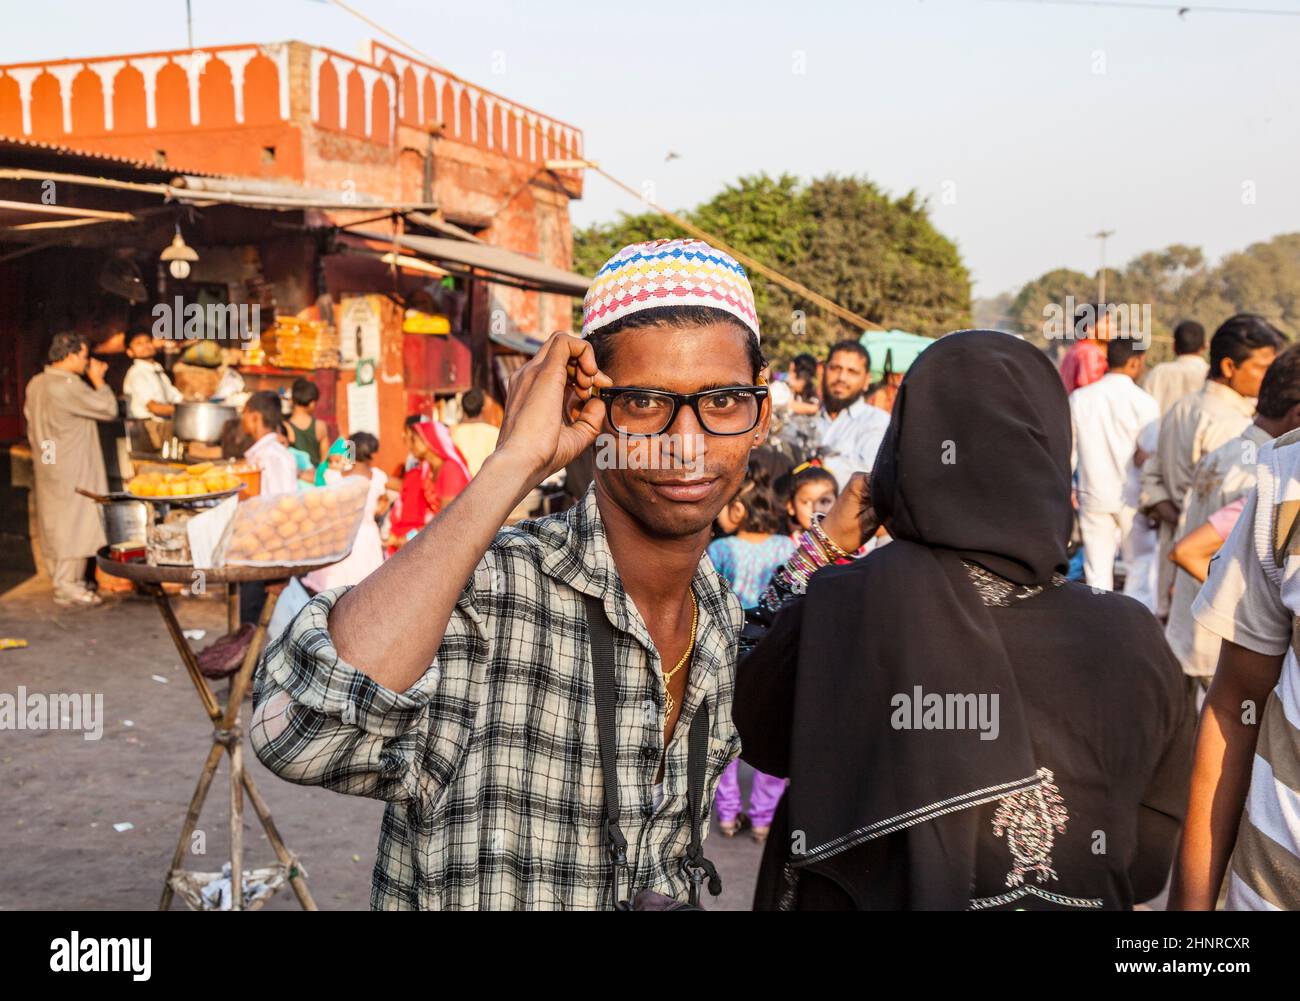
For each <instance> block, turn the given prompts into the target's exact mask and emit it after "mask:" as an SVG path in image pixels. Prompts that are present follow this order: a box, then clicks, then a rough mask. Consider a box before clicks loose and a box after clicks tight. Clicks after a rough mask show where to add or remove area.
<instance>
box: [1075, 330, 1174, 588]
mask: <svg viewBox="0 0 1300 1001" xmlns="http://www.w3.org/2000/svg"><path fill="white" fill-rule="evenodd" d="M1106 363H1107V371H1106V374H1105V375H1103V376H1102V377H1101V378H1100V379H1098V380H1097V381H1096V382H1094V383H1091V384H1090V385H1087V386H1084V387H1083V388H1081V389H1076V390H1075V391H1074V392H1073V393H1071V394H1070V419H1071V421H1072V423H1073V425H1074V453H1075V468H1076V470H1077V472H1078V476H1079V490H1078V493H1079V534H1080V535H1081V536H1082V539H1083V573H1084V578H1085V579H1086V580H1087V582H1088V584H1089V585H1090V586H1091V587H1096V588H1103V589H1105V590H1107V591H1110V590H1113V588H1114V569H1115V554H1116V552H1120V553H1121V554H1122V556H1123V559H1124V564H1125V567H1126V568H1132V567H1133V566H1134V565H1135V564H1136V563H1137V562H1138V561H1137V558H1136V556H1137V554H1136V553H1135V552H1134V545H1133V543H1134V541H1135V538H1134V535H1133V521H1134V518H1135V517H1136V516H1137V500H1138V498H1137V495H1136V494H1135V492H1134V490H1133V486H1134V483H1135V482H1136V476H1137V470H1136V465H1135V456H1136V455H1137V449H1138V439H1139V437H1140V436H1141V434H1142V432H1143V430H1144V429H1146V428H1148V427H1149V426H1150V425H1151V424H1154V423H1155V422H1156V421H1157V420H1159V418H1160V411H1159V406H1158V405H1157V403H1156V401H1155V399H1154V398H1153V397H1152V396H1151V395H1150V394H1149V393H1147V392H1146V391H1144V390H1142V389H1140V388H1139V387H1138V385H1137V382H1136V379H1137V378H1138V377H1139V376H1140V375H1141V374H1142V366H1143V355H1142V352H1140V351H1136V350H1135V349H1134V342H1133V341H1131V340H1113V341H1111V342H1109V343H1108V344H1107V345H1106ZM1132 583H1133V585H1134V587H1140V586H1141V582H1140V580H1136V579H1135V580H1133V582H1132Z"/></svg>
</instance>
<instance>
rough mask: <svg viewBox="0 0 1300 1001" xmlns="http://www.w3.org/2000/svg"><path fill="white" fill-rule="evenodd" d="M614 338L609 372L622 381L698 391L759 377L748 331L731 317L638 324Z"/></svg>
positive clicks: (623, 383)
mask: <svg viewBox="0 0 1300 1001" xmlns="http://www.w3.org/2000/svg"><path fill="white" fill-rule="evenodd" d="M614 338H615V339H614V341H613V343H612V345H611V347H612V348H613V350H612V352H611V356H610V358H609V359H607V362H606V364H607V365H608V369H607V371H606V374H607V375H609V376H610V378H612V379H613V380H614V382H615V383H617V384H619V385H624V386H642V387H645V388H647V389H649V388H655V389H671V390H673V391H675V392H693V391H695V390H696V389H701V388H706V387H712V386H734V385H747V384H749V383H750V382H752V381H753V378H754V370H753V367H752V365H751V362H750V356H749V348H748V344H747V340H748V337H747V335H746V333H745V332H744V331H743V330H741V329H740V328H739V327H737V326H736V325H734V324H731V323H715V324H709V325H707V326H694V325H687V326H670V325H667V324H661V325H656V326H653V327H634V328H632V329H631V330H623V331H620V332H619V333H617V334H615V335H614Z"/></svg>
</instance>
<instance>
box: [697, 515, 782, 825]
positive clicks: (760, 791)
mask: <svg viewBox="0 0 1300 1001" xmlns="http://www.w3.org/2000/svg"><path fill="white" fill-rule="evenodd" d="M795 548H796V546H795V542H794V540H793V539H791V538H790V536H788V535H769V536H768V537H767V538H766V539H764V540H763V541H762V542H747V541H746V540H744V539H741V538H737V537H736V536H734V535H728V536H726V537H724V538H721V539H714V540H713V541H712V542H711V543H709V559H710V560H712V561H713V567H714V569H715V570H717V571H718V573H720V574H722V576H724V577H726V578H727V583H729V584H730V585H731V590H732V591H733V592H735V595H736V597H737V598H739V599H740V604H741V605H742V606H743V607H744V608H754V607H755V606H757V605H758V601H759V599H760V598H761V597H762V596H763V592H764V591H766V590H767V585H768V583H769V582H770V581H771V580H772V574H774V573H776V572H777V570H779V569H780V568H781V567H782V566H783V565H784V564H785V561H786V560H788V559H789V558H790V557H791V556H793V555H794V551H795ZM742 754H743V751H742ZM784 792H785V779H782V778H777V777H776V776H775V775H767V774H765V773H763V772H760V771H758V770H757V769H755V770H754V784H753V786H752V787H751V788H750V790H749V803H750V806H749V819H750V821H751V822H752V823H753V825H754V826H755V827H771V826H772V816H773V815H774V814H775V813H776V805H777V804H778V803H779V802H781V795H782V794H783V793H784ZM714 804H715V806H716V809H717V813H718V820H720V821H723V822H726V823H729V822H731V821H733V820H735V819H736V817H737V816H738V815H739V814H740V812H741V810H742V808H743V804H742V802H741V796H740V762H739V761H733V762H732V763H731V764H729V765H728V766H727V768H726V770H725V771H724V772H723V773H722V778H720V779H719V780H718V790H717V792H716V793H715V794H714Z"/></svg>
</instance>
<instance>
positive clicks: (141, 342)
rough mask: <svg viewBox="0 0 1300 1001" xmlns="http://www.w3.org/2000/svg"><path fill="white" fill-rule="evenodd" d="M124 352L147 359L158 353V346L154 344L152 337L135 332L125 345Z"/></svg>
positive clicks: (133, 356)
mask: <svg viewBox="0 0 1300 1001" xmlns="http://www.w3.org/2000/svg"><path fill="white" fill-rule="evenodd" d="M126 353H127V354H128V355H130V356H131V357H132V358H144V359H149V358H152V357H154V355H156V354H157V353H158V346H157V345H156V344H154V342H153V338H152V337H147V336H145V335H143V334H136V335H135V336H134V337H132V338H131V343H130V344H128V345H127V347H126Z"/></svg>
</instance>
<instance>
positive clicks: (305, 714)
mask: <svg viewBox="0 0 1300 1001" xmlns="http://www.w3.org/2000/svg"><path fill="white" fill-rule="evenodd" d="M347 591H348V588H335V589H333V590H330V591H323V592H321V593H320V594H318V595H316V597H314V598H313V599H312V600H311V601H309V602H308V603H307V605H306V606H305V607H304V608H303V609H302V611H301V612H299V613H298V615H297V616H296V617H295V618H294V620H293V622H292V623H291V624H290V626H289V628H288V629H287V630H286V631H285V632H284V633H283V634H282V635H281V636H280V637H279V638H278V639H277V640H276V641H275V642H274V643H273V644H272V645H271V646H270V647H269V648H268V649H267V651H266V653H265V654H264V655H263V657H262V660H261V662H260V663H259V665H258V671H257V679H256V683H255V686H254V692H253V703H254V710H253V719H252V725H251V727H250V737H251V740H252V745H253V750H254V751H255V752H256V754H257V757H258V759H259V760H260V761H261V762H262V763H263V764H264V765H266V767H267V768H269V769H270V770H271V771H273V772H275V773H276V774H277V775H278V776H280V777H281V778H283V779H286V780H287V781H290V782H296V783H298V784H300V785H319V786H324V787H326V788H329V789H333V790H334V791H336V792H342V793H348V794H350V795H356V796H369V797H372V798H375V799H382V800H385V801H388V802H399V801H404V800H409V799H413V798H416V797H417V796H418V795H419V794H420V793H421V791H422V790H421V788H420V785H421V780H420V778H419V775H420V770H419V769H418V767H417V762H418V761H419V760H420V757H421V755H422V754H423V749H424V747H425V744H426V742H427V740H428V733H429V725H430V724H429V712H428V708H429V702H430V700H431V699H432V698H433V696H434V695H435V694H436V692H437V690H438V685H439V680H440V678H441V674H442V668H441V666H440V663H439V659H440V658H441V656H442V653H443V651H439V656H438V657H435V658H434V661H433V663H432V664H431V665H430V666H429V668H428V670H426V671H425V672H424V674H423V675H421V676H420V678H419V679H418V680H417V681H416V682H415V683H414V684H413V685H411V687H410V688H408V689H407V690H406V691H404V692H395V691H392V690H391V689H389V688H385V687H384V686H383V685H381V684H379V683H378V682H377V681H375V680H374V679H373V678H371V677H370V676H369V675H368V674H366V673H365V672H363V671H361V670H358V669H357V668H355V667H353V666H352V665H351V664H349V663H348V662H347V661H345V660H344V659H343V658H342V657H340V656H339V653H338V650H337V649H335V647H334V642H333V640H332V638H331V637H330V633H329V615H330V611H331V610H332V609H333V608H334V605H335V603H336V602H337V601H338V600H339V598H341V597H342V596H343V595H344V594H345V593H346V592H347ZM473 618H477V615H476V613H475V612H474V609H473V592H472V589H471V588H470V587H468V586H467V587H466V590H465V592H464V593H463V594H462V596H461V599H460V601H459V602H458V604H457V607H456V609H455V610H454V611H453V613H452V620H451V622H449V624H448V627H447V632H446V634H445V637H444V650H445V649H446V646H447V639H448V638H451V636H452V635H453V634H456V633H462V632H464V631H465V630H466V629H467V628H468V629H471V630H472V629H473V628H474V624H473V622H471V621H469V620H470V619H473Z"/></svg>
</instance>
